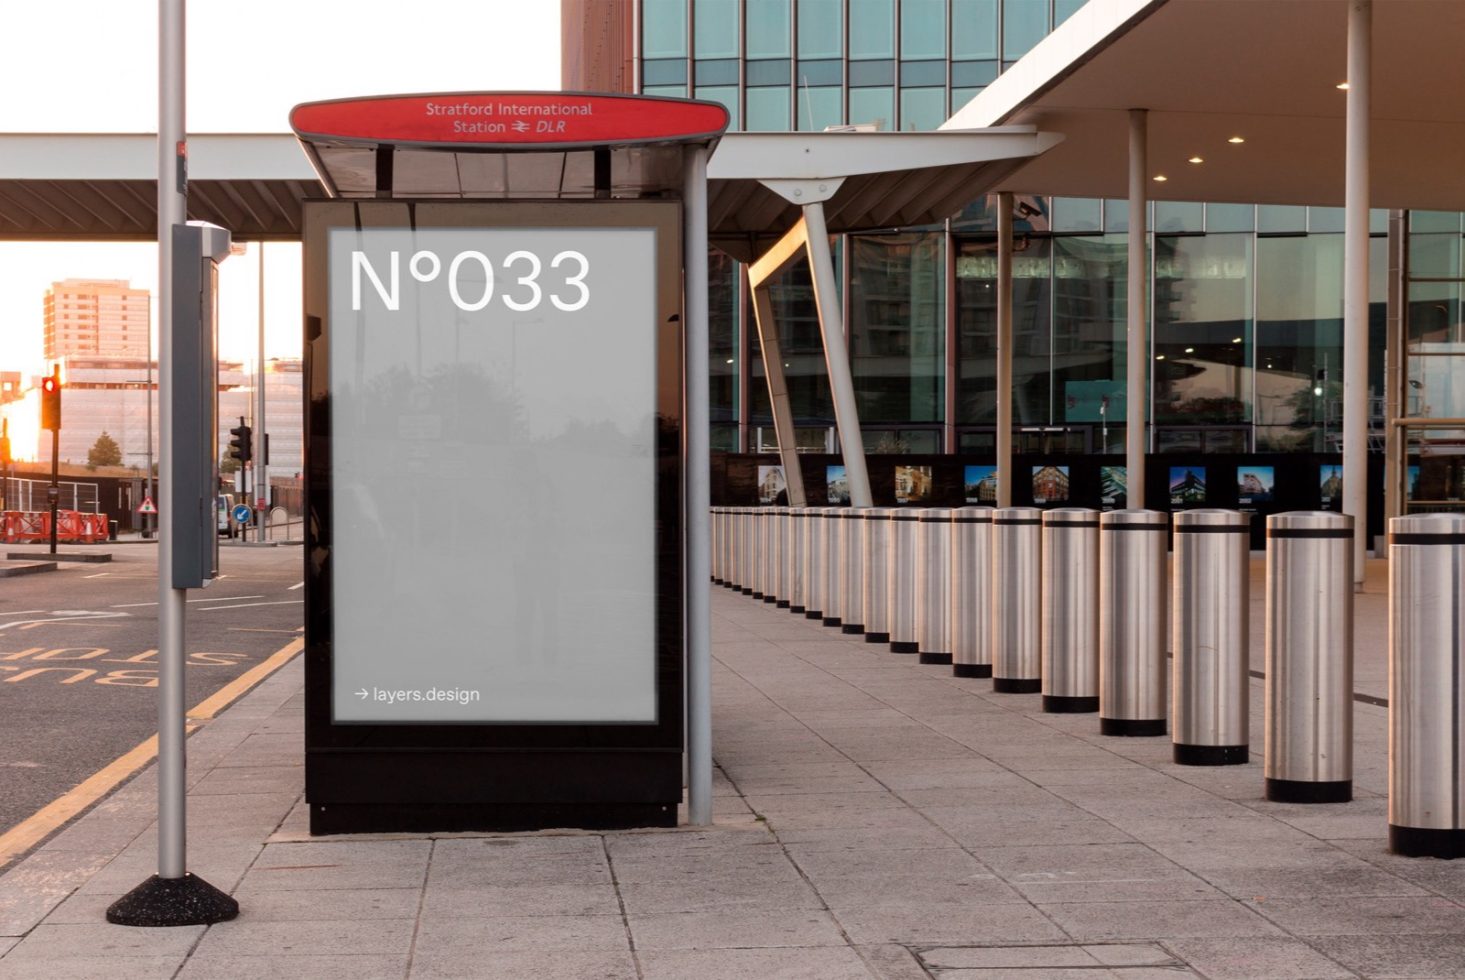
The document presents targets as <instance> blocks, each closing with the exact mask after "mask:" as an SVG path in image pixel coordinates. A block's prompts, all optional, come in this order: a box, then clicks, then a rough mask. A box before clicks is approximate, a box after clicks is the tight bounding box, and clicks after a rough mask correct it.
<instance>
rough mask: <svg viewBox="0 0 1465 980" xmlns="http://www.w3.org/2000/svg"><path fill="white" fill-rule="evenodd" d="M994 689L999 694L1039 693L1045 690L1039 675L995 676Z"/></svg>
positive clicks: (993, 679) (993, 680)
mask: <svg viewBox="0 0 1465 980" xmlns="http://www.w3.org/2000/svg"><path fill="white" fill-rule="evenodd" d="M992 690H994V691H996V692H997V693H998V694H1037V693H1039V692H1041V691H1042V690H1043V681H1042V679H1041V678H1038V677H994V678H992Z"/></svg>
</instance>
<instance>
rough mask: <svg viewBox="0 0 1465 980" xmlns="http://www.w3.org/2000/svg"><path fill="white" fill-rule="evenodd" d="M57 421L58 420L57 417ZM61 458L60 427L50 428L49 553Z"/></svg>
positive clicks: (53, 550)
mask: <svg viewBox="0 0 1465 980" xmlns="http://www.w3.org/2000/svg"><path fill="white" fill-rule="evenodd" d="M53 377H54V375H53ZM57 422H58V423H59V422H60V420H59V419H58V420H57ZM60 459H61V428H60V426H59V425H58V426H57V427H56V428H54V429H52V430H51V486H50V488H49V490H48V491H47V493H46V496H47V497H49V498H50V503H51V554H53V555H54V554H55V553H56V506H57V504H59V503H60V498H61V484H60V483H59V482H57V472H58V465H59V463H60Z"/></svg>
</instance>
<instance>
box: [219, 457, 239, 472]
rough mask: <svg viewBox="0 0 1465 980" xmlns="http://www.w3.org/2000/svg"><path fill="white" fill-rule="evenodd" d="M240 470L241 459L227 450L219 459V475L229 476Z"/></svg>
mask: <svg viewBox="0 0 1465 980" xmlns="http://www.w3.org/2000/svg"><path fill="white" fill-rule="evenodd" d="M238 470H239V460H237V459H235V458H234V457H233V456H230V455H229V454H228V453H227V452H226V453H224V455H223V456H222V457H220V459H219V475H220V476H229V475H231V474H233V473H236V472H238Z"/></svg>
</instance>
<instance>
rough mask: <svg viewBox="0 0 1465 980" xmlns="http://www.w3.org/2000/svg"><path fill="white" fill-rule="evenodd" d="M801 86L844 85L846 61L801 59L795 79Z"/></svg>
mask: <svg viewBox="0 0 1465 980" xmlns="http://www.w3.org/2000/svg"><path fill="white" fill-rule="evenodd" d="M795 82H797V83H798V84H799V85H800V86H803V85H843V84H844V62H842V61H801V62H799V75H798V78H796V79H795Z"/></svg>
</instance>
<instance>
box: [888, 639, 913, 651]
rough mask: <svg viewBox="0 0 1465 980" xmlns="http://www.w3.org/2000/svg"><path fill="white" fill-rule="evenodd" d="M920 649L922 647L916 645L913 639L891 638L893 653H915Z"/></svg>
mask: <svg viewBox="0 0 1465 980" xmlns="http://www.w3.org/2000/svg"><path fill="white" fill-rule="evenodd" d="M919 649H920V647H918V646H916V644H915V642H914V641H912V640H891V641H890V652H891V653H915V652H916V651H917V650H919Z"/></svg>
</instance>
